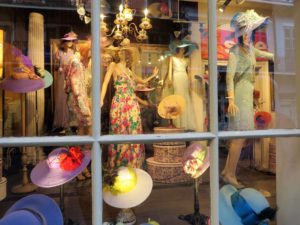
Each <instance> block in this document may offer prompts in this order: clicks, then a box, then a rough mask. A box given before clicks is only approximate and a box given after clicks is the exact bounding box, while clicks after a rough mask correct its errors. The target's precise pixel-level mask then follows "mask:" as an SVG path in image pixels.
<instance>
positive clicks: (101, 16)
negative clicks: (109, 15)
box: [100, 13, 105, 22]
mask: <svg viewBox="0 0 300 225" xmlns="http://www.w3.org/2000/svg"><path fill="white" fill-rule="evenodd" d="M104 17H105V16H104V15H103V14H102V13H101V15H100V18H101V21H102V22H103V21H104Z"/></svg>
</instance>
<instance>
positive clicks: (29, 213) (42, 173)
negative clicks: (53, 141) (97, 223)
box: [0, 145, 92, 225]
mask: <svg viewBox="0 0 300 225" xmlns="http://www.w3.org/2000/svg"><path fill="white" fill-rule="evenodd" d="M90 149H91V147H90V146H88V145H86V146H61V147H53V146H48V147H39V148H38V149H37V150H36V149H35V148H34V147H10V148H1V151H0V200H1V205H0V213H1V217H2V218H1V222H3V223H7V224H21V223H22V221H24V222H26V223H24V224H42V223H40V222H39V223H37V222H35V221H40V219H41V218H42V217H44V218H45V219H46V222H47V223H46V224H56V225H63V224H64V223H63V221H65V224H84V225H90V224H92V209H91V207H92V204H91V179H90V178H91V172H90V160H91V156H90ZM20 210H24V211H25V213H24V212H23V214H24V215H23V214H22V213H20ZM63 210H64V213H63V215H62V211H63ZM11 217H13V218H11Z"/></svg>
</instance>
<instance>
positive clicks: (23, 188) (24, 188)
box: [11, 94, 37, 194]
mask: <svg viewBox="0 0 300 225" xmlns="http://www.w3.org/2000/svg"><path fill="white" fill-rule="evenodd" d="M21 95H22V97H21V113H22V135H23V136H25V134H26V131H25V120H26V119H25V94H21ZM21 159H22V167H23V168H22V184H19V185H16V186H14V187H13V188H12V189H11V192H12V193H14V194H24V193H30V192H33V191H35V190H36V189H37V186H36V185H34V184H33V183H30V182H29V179H28V169H27V162H28V160H27V159H28V158H27V150H26V148H25V147H23V148H22V157H21Z"/></svg>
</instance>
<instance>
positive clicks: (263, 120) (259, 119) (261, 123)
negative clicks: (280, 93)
mask: <svg viewBox="0 0 300 225" xmlns="http://www.w3.org/2000/svg"><path fill="white" fill-rule="evenodd" d="M271 121H272V115H271V114H270V113H268V112H265V111H260V112H256V113H255V115H254V123H255V125H256V127H257V128H266V127H267V126H268V125H269V124H270V122H271Z"/></svg>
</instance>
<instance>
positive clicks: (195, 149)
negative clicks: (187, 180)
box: [182, 143, 209, 179]
mask: <svg viewBox="0 0 300 225" xmlns="http://www.w3.org/2000/svg"><path fill="white" fill-rule="evenodd" d="M182 165H183V170H184V172H185V173H187V174H190V175H191V177H192V178H194V179H196V178H198V177H200V176H201V175H202V174H203V173H204V172H205V171H206V170H207V169H208V167H209V151H208V149H207V148H206V147H204V146H203V145H201V144H199V143H193V144H191V145H190V146H189V147H188V148H187V149H186V151H185V152H184V154H183V156H182Z"/></svg>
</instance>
